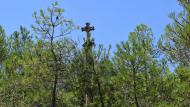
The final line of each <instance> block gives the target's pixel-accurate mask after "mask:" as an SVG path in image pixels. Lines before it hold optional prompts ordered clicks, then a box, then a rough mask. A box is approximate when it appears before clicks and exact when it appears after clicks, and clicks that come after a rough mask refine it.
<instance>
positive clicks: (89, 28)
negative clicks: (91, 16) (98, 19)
mask: <svg viewBox="0 0 190 107" xmlns="http://www.w3.org/2000/svg"><path fill="white" fill-rule="evenodd" d="M81 30H82V32H83V31H85V32H86V33H87V40H90V31H94V26H92V27H91V26H90V23H88V22H87V23H86V26H85V27H82V28H81Z"/></svg>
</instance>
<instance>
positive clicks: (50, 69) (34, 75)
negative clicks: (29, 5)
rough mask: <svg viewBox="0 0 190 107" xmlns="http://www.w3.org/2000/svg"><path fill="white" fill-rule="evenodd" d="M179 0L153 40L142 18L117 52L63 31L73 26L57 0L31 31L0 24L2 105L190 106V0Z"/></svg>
mask: <svg viewBox="0 0 190 107" xmlns="http://www.w3.org/2000/svg"><path fill="white" fill-rule="evenodd" d="M179 3H180V5H181V6H183V8H184V12H182V13H179V14H178V15H176V14H175V13H172V14H171V15H170V17H171V18H172V20H173V21H174V22H173V23H172V24H170V25H168V26H166V32H165V34H164V35H163V36H162V38H161V39H160V40H159V42H158V44H155V41H154V35H153V32H152V30H151V28H149V27H148V26H147V25H144V24H141V25H138V26H137V27H136V28H135V29H134V31H133V32H130V33H129V35H128V39H127V40H126V41H122V42H121V43H119V44H117V46H116V47H117V49H116V52H115V53H111V51H110V49H111V46H109V48H108V49H105V48H104V47H103V45H99V47H98V48H97V49H94V48H93V47H92V46H91V45H89V44H88V43H90V42H93V43H94V42H95V41H94V39H91V38H90V36H89V35H88V37H89V39H88V40H87V39H86V40H87V41H85V42H87V44H86V45H84V47H83V48H81V47H80V46H78V45H79V44H77V43H76V42H75V41H74V40H72V39H71V38H69V37H65V35H68V34H70V33H71V32H72V31H73V30H75V29H76V28H77V27H76V26H75V25H74V24H73V22H72V21H71V20H68V19H65V17H63V13H64V10H63V9H61V8H59V6H58V2H55V3H53V4H52V7H51V8H48V9H47V10H40V11H39V13H37V12H34V15H33V17H34V19H35V24H33V25H32V28H33V31H34V32H35V34H32V33H31V32H30V31H29V30H27V29H26V28H24V27H22V26H21V27H20V29H19V30H18V31H15V32H13V33H12V34H11V35H8V36H7V35H6V34H5V31H4V29H3V28H2V27H0V107H56V106H57V107H189V106H190V90H189V89H190V72H189V71H190V67H189V63H190V61H189V59H190V54H189V53H190V50H189V48H190V42H189V41H190V35H189V34H190V24H189V20H190V15H189V12H190V11H189V7H190V6H189V4H187V3H186V2H185V1H184V0H180V1H179ZM34 35H35V36H34ZM158 48H160V50H159V49H158ZM169 61H171V62H174V63H176V68H175V69H174V71H173V72H171V71H170V69H169V67H170V66H169V65H168V62H169Z"/></svg>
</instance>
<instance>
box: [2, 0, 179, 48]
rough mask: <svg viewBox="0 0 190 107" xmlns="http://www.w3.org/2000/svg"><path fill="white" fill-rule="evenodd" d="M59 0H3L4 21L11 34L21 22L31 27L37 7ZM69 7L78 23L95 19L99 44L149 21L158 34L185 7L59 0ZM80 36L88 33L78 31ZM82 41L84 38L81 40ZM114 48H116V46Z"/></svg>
mask: <svg viewBox="0 0 190 107" xmlns="http://www.w3.org/2000/svg"><path fill="white" fill-rule="evenodd" d="M54 1H55V0H2V1H1V6H0V25H2V26H3V27H4V28H5V30H6V31H7V33H8V34H10V33H12V32H13V31H15V30H17V29H18V28H19V26H20V25H23V26H25V27H27V28H30V25H31V24H32V23H34V20H33V18H32V14H33V12H34V11H38V10H40V9H46V8H47V7H49V6H51V3H52V2H54ZM58 1H60V3H59V4H60V7H62V8H64V9H65V16H66V17H68V18H71V19H73V21H74V22H75V24H76V25H79V26H83V25H84V23H85V22H91V24H92V25H94V26H95V29H96V30H95V31H94V32H93V33H92V34H93V37H95V41H96V43H97V44H104V45H105V46H106V47H107V46H108V45H109V44H112V45H113V47H114V46H115V44H116V43H119V42H120V41H124V40H127V37H128V34H129V32H130V31H133V29H134V28H135V26H136V25H138V24H141V23H143V24H147V25H148V26H150V27H151V28H152V29H153V32H154V35H155V38H158V37H159V36H160V35H161V34H162V33H163V32H164V28H165V26H166V25H167V24H168V23H170V22H171V20H170V19H169V18H168V15H169V13H171V12H179V11H180V10H181V8H180V6H179V5H178V3H177V0H58ZM74 34H75V36H74V37H76V38H80V39H81V38H83V37H84V35H85V34H84V33H81V32H80V31H77V32H74ZM81 42H82V41H81ZM113 49H114V48H113Z"/></svg>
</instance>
